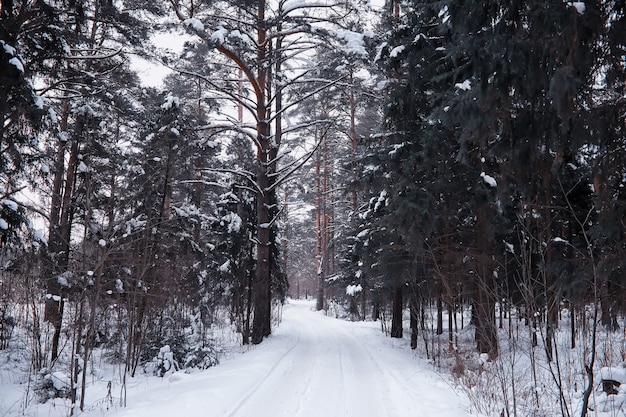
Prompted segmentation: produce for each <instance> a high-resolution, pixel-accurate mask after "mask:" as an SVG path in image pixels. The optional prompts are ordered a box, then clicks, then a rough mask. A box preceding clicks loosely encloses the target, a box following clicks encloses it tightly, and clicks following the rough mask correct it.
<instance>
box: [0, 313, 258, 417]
mask: <svg viewBox="0 0 626 417" xmlns="http://www.w3.org/2000/svg"><path fill="white" fill-rule="evenodd" d="M41 310H42V308H39V309H37V311H38V313H41ZM30 311H32V310H30V309H29V308H25V307H23V306H14V307H13V309H12V311H10V312H9V313H10V316H11V317H14V318H15V324H16V325H15V327H14V328H12V331H11V337H10V339H9V340H8V343H7V346H6V347H5V349H2V350H0V417H11V416H69V415H72V414H74V415H77V414H85V413H87V414H88V413H94V412H95V413H96V414H95V415H102V414H103V413H105V412H107V411H108V410H111V409H116V408H119V407H122V406H124V405H125V404H126V402H127V400H126V398H127V394H128V392H130V391H133V390H136V389H138V388H139V387H149V386H150V385H152V384H154V383H158V382H155V381H162V380H164V379H165V380H167V379H168V378H169V377H171V375H172V374H174V373H176V372H177V371H179V372H181V373H186V374H193V373H198V372H201V371H202V370H204V369H206V368H208V367H211V366H214V365H216V364H218V362H221V361H223V360H228V359H229V358H232V357H235V356H237V355H239V354H241V353H242V352H244V351H245V350H246V348H245V347H242V346H241V340H240V338H241V336H240V335H239V334H238V333H236V332H235V330H234V325H232V324H231V323H230V322H229V319H228V312H223V314H222V315H223V316H224V317H220V318H216V319H215V323H216V325H215V326H213V327H212V328H211V329H210V330H208V332H207V339H208V340H209V343H205V344H204V345H203V346H200V345H198V346H185V349H184V354H181V349H180V347H179V346H178V347H177V348H178V349H177V352H173V349H174V346H169V345H158V346H148V347H147V349H146V351H147V352H152V353H150V354H149V355H150V358H145V359H144V360H141V361H140V363H139V366H138V367H137V370H136V372H135V374H134V376H131V371H129V370H127V369H126V364H125V362H124V361H123V360H122V359H121V358H122V357H123V356H124V355H123V354H122V353H121V352H120V350H123V349H124V348H123V344H124V343H123V340H122V341H121V342H122V343H119V345H120V346H116V342H115V341H114V340H113V339H108V340H106V341H102V340H98V335H96V340H95V345H96V346H97V347H95V348H94V349H93V352H92V354H91V355H90V359H89V361H88V364H87V365H86V366H85V364H84V363H83V359H82V357H81V356H80V355H72V351H73V350H74V351H75V349H76V341H75V340H73V337H74V336H73V333H72V329H69V328H67V329H65V330H64V331H63V332H62V335H61V341H60V354H59V357H58V358H57V359H56V360H55V361H54V362H53V363H52V365H49V364H48V366H45V367H43V368H41V369H39V368H40V367H39V366H37V364H36V363H34V362H35V361H36V358H37V357H45V358H48V357H49V348H50V345H51V343H52V342H51V341H52V335H53V329H52V328H51V326H49V325H48V324H44V325H43V326H41V327H40V328H39V329H38V331H39V334H40V337H39V338H38V340H34V338H33V333H34V331H33V324H34V323H36V321H34V320H33V319H32V316H31V313H30ZM80 343H81V345H84V340H82V341H81V342H80ZM72 361H74V364H75V366H74V367H73V366H71V364H72ZM83 372H86V373H85V375H84V380H85V402H84V407H83V409H84V411H83V412H82V413H81V412H80V411H79V405H80V390H81V385H82V381H83ZM72 386H74V387H75V388H76V393H77V395H76V397H77V399H76V402H75V403H74V406H73V408H74V411H73V412H72V401H71V397H72Z"/></svg>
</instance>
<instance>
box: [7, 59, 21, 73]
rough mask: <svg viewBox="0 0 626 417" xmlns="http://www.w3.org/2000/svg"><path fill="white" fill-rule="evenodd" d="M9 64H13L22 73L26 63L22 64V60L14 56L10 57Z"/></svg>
mask: <svg viewBox="0 0 626 417" xmlns="http://www.w3.org/2000/svg"><path fill="white" fill-rule="evenodd" d="M9 64H11V65H13V66H14V67H15V68H17V70H18V71H19V72H21V73H23V72H24V64H22V61H20V59H19V58H18V57H15V56H14V57H13V58H11V59H9Z"/></svg>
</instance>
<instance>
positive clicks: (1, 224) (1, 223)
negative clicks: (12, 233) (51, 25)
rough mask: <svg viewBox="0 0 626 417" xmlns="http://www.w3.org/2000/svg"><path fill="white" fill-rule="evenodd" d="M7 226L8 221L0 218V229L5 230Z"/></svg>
mask: <svg viewBox="0 0 626 417" xmlns="http://www.w3.org/2000/svg"><path fill="white" fill-rule="evenodd" d="M8 228H9V223H7V221H6V220H4V219H2V218H0V229H2V230H7V229H8Z"/></svg>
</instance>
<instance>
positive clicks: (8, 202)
mask: <svg viewBox="0 0 626 417" xmlns="http://www.w3.org/2000/svg"><path fill="white" fill-rule="evenodd" d="M2 205H3V206H6V207H8V208H9V209H11V210H13V211H17V203H16V202H15V201H13V200H7V199H4V200H2Z"/></svg>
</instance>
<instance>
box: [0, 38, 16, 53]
mask: <svg viewBox="0 0 626 417" xmlns="http://www.w3.org/2000/svg"><path fill="white" fill-rule="evenodd" d="M0 44H1V45H2V48H3V49H4V52H6V53H7V54H9V55H11V56H15V52H16V51H15V48H14V47H12V46H11V45H8V44H6V43H5V42H4V41H0Z"/></svg>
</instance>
